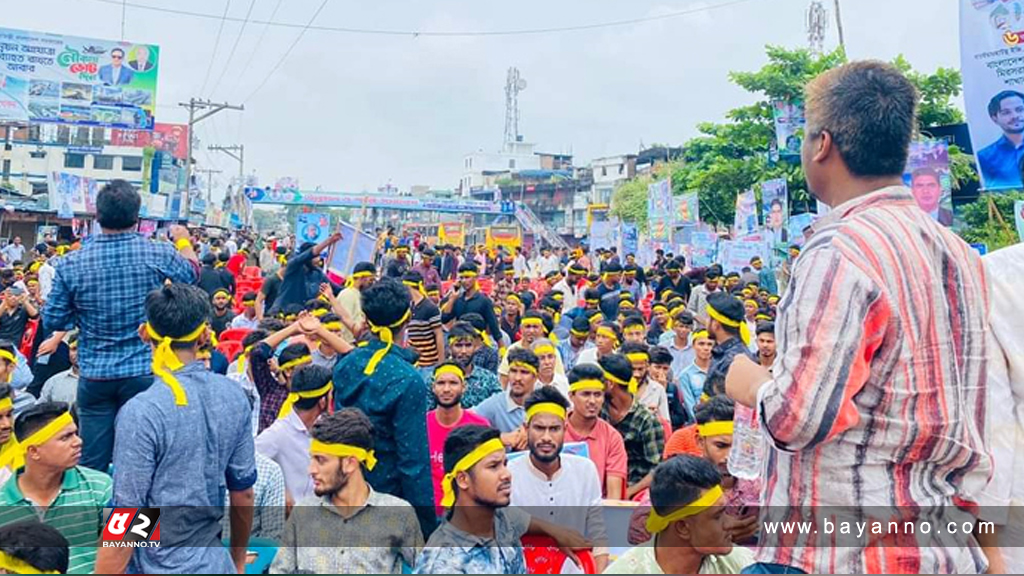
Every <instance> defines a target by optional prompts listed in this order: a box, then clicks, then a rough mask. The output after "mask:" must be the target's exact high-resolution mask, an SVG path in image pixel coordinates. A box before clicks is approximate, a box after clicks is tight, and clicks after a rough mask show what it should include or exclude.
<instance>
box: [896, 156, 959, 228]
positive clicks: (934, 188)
mask: <svg viewBox="0 0 1024 576" xmlns="http://www.w3.org/2000/svg"><path fill="white" fill-rule="evenodd" d="M903 182H904V183H905V184H906V185H907V186H909V187H910V191H911V192H912V193H913V194H914V198H915V199H916V200H917V205H918V206H920V207H921V209H922V210H924V211H925V212H927V213H928V214H930V215H931V217H932V218H934V219H935V220H936V221H938V223H939V224H942V225H943V226H952V225H953V178H952V176H950V173H949V148H948V145H947V144H946V142H944V141H942V140H926V141H918V142H911V143H910V157H909V158H908V159H907V168H906V173H904V174H903Z"/></svg>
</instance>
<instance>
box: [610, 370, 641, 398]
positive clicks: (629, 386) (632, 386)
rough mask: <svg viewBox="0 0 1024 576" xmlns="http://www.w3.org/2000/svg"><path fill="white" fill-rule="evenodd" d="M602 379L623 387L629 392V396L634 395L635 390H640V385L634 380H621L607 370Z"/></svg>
mask: <svg viewBox="0 0 1024 576" xmlns="http://www.w3.org/2000/svg"><path fill="white" fill-rule="evenodd" d="M604 378H605V380H609V381H611V382H614V383H616V384H618V385H619V386H625V387H626V390H627V391H629V393H630V394H636V391H637V389H638V388H640V383H639V382H637V381H636V378H630V379H629V380H628V381H627V380H623V379H622V378H619V377H618V376H616V375H615V374H612V373H611V372H609V371H607V370H605V371H604Z"/></svg>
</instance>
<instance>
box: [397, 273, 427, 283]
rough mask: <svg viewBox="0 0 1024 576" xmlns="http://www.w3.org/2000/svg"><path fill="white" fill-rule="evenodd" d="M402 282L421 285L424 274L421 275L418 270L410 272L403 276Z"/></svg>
mask: <svg viewBox="0 0 1024 576" xmlns="http://www.w3.org/2000/svg"><path fill="white" fill-rule="evenodd" d="M402 281H403V282H414V283H416V284H419V283H420V282H423V274H420V273H419V272H418V271H416V270H409V271H408V272H406V273H405V274H403V275H402Z"/></svg>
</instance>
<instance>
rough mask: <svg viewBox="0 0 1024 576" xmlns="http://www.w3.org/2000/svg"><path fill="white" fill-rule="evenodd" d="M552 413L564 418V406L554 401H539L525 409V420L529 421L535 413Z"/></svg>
mask: <svg viewBox="0 0 1024 576" xmlns="http://www.w3.org/2000/svg"><path fill="white" fill-rule="evenodd" d="M541 413H544V414H553V415H555V416H558V417H559V418H560V419H562V420H565V408H563V407H561V406H559V405H558V404H555V403H554V402H540V403H538V404H534V405H533V406H530V409H529V410H527V411H526V421H527V422H529V421H530V420H531V419H532V418H533V417H534V416H536V415H537V414H541Z"/></svg>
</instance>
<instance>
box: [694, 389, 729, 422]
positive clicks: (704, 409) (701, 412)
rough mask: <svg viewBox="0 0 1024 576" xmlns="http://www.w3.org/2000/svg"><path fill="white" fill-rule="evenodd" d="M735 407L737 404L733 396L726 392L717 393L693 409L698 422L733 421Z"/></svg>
mask: <svg viewBox="0 0 1024 576" xmlns="http://www.w3.org/2000/svg"><path fill="white" fill-rule="evenodd" d="M735 408H736V405H735V404H734V403H733V401H732V399H731V398H729V397H728V396H726V395H725V394H716V395H715V396H712V397H711V398H710V399H708V400H706V401H704V402H701V403H700V404H698V405H697V407H696V408H694V410H693V416H694V418H696V419H697V424H707V423H708V422H731V421H732V419H733V414H734V411H735Z"/></svg>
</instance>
